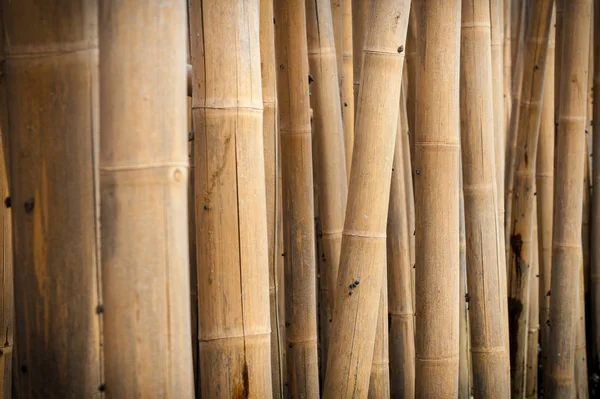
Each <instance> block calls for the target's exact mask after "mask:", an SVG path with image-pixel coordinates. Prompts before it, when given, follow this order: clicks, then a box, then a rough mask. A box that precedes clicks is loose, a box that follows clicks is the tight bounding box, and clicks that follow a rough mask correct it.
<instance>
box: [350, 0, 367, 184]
mask: <svg viewBox="0 0 600 399" xmlns="http://www.w3.org/2000/svg"><path fill="white" fill-rule="evenodd" d="M349 1H352V57H353V60H354V62H353V65H354V68H353V82H354V83H353V85H352V89H353V91H354V126H355V127H356V118H357V117H358V92H359V89H360V77H361V73H362V68H363V65H364V61H363V59H362V58H363V48H364V45H365V39H366V36H367V31H368V29H369V17H370V15H371V3H372V0H349ZM353 148H354V147H353ZM351 155H352V152H351V153H350V155H349V156H351ZM351 159H352V158H351ZM350 165H352V163H350ZM350 168H351V167H350ZM348 176H350V169H349V170H348ZM348 180H349V178H348Z"/></svg>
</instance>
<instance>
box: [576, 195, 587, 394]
mask: <svg viewBox="0 0 600 399" xmlns="http://www.w3.org/2000/svg"><path fill="white" fill-rule="evenodd" d="M584 191H585V190H584ZM582 266H583V265H582ZM582 266H580V267H579V268H578V269H579V273H578V274H579V278H578V284H577V298H576V306H575V308H576V312H575V313H576V317H577V320H576V322H575V323H576V324H575V330H576V331H575V360H574V362H575V370H574V372H575V374H574V375H575V392H576V395H577V398H579V399H586V398H589V392H588V370H587V352H586V342H585V318H586V317H585V295H584V287H585V285H584V275H583V267H582Z"/></svg>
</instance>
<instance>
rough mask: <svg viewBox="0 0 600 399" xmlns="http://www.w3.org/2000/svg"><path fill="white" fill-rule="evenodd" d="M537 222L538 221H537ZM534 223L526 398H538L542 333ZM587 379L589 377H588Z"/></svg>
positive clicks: (536, 240)
mask: <svg viewBox="0 0 600 399" xmlns="http://www.w3.org/2000/svg"><path fill="white" fill-rule="evenodd" d="M533 207H534V208H536V212H535V214H534V218H536V219H537V215H538V213H537V203H534V204H533ZM536 222H537V220H536ZM536 222H534V225H533V235H532V246H533V255H532V261H531V270H532V274H533V277H532V279H531V290H530V294H529V295H530V298H529V329H528V330H527V372H526V374H525V397H526V398H537V388H538V373H537V372H538V338H539V333H540V318H539V315H540V313H539V311H540V308H539V300H540V296H539V290H540V282H539V278H540V275H539V271H540V269H539V265H540V262H539V248H538V246H539V240H538V238H539V235H538V232H539V229H538V224H537V223H536ZM586 378H587V376H586Z"/></svg>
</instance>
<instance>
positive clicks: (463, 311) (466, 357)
mask: <svg viewBox="0 0 600 399" xmlns="http://www.w3.org/2000/svg"><path fill="white" fill-rule="evenodd" d="M461 163H462V162H461ZM461 171H462V165H461ZM462 181H463V178H462V172H461V175H460V192H459V195H460V204H459V209H460V215H459V218H460V226H459V237H460V238H459V243H460V246H459V251H460V300H459V306H460V309H459V317H460V321H459V329H460V331H459V334H458V335H459V348H460V349H459V359H458V397H459V399H471V389H472V385H473V384H472V378H471V376H472V374H473V367H472V362H471V348H470V337H469V336H470V334H469V313H468V310H469V301H468V298H469V296H468V292H467V235H466V231H465V204H464V195H463V186H462ZM463 300H464V302H463Z"/></svg>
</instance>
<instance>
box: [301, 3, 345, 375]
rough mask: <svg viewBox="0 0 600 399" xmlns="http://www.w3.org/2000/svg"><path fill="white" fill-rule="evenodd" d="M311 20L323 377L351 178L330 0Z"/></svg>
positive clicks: (312, 8) (310, 11)
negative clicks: (348, 169) (346, 152)
mask: <svg viewBox="0 0 600 399" xmlns="http://www.w3.org/2000/svg"><path fill="white" fill-rule="evenodd" d="M306 16H307V26H306V28H307V29H306V30H307V35H308V62H309V67H310V73H311V76H312V79H311V80H312V83H311V84H310V91H311V97H310V100H311V105H312V109H313V110H314V117H313V136H314V139H315V147H316V156H317V164H318V166H319V167H318V169H316V177H317V178H316V180H317V181H318V185H319V199H318V203H319V222H320V227H321V231H320V234H319V236H320V237H321V240H320V244H321V246H322V249H321V250H320V251H319V255H320V256H319V275H320V290H319V291H320V311H319V320H320V335H321V340H320V349H321V352H320V354H321V355H320V360H321V364H320V371H321V374H322V375H324V374H325V370H326V362H327V348H328V345H329V336H330V327H331V318H332V315H333V298H334V293H335V288H336V283H337V274H338V267H339V264H340V249H341V244H342V230H343V228H344V215H345V212H346V200H347V198H348V178H347V176H346V157H345V153H344V126H343V123H342V109H341V106H340V92H339V86H338V78H337V69H336V54H335V50H336V49H335V46H334V45H335V44H334V40H333V39H334V38H333V29H332V23H331V7H330V4H329V0H309V1H306Z"/></svg>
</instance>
